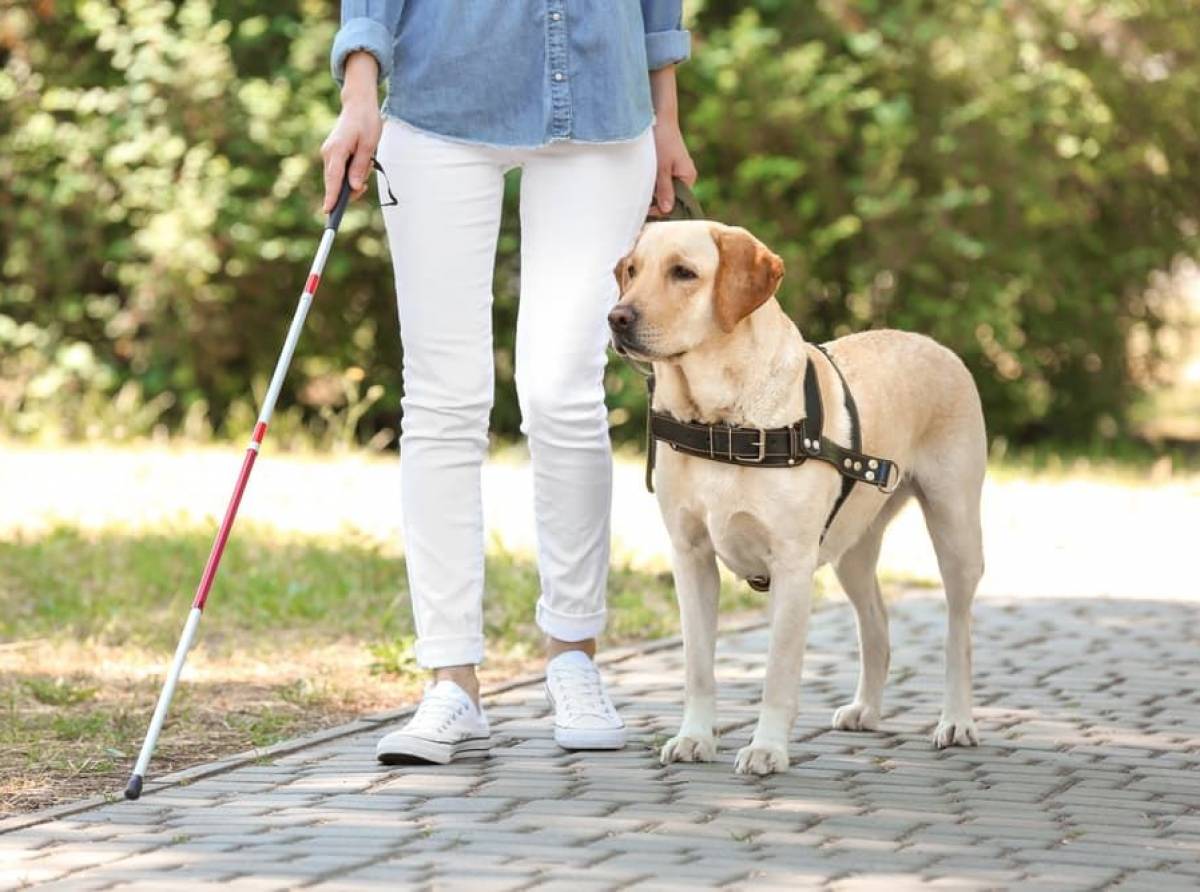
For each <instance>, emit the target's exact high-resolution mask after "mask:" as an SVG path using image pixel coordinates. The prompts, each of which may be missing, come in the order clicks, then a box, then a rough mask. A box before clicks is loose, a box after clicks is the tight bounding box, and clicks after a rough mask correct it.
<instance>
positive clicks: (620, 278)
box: [613, 251, 633, 294]
mask: <svg viewBox="0 0 1200 892" xmlns="http://www.w3.org/2000/svg"><path fill="white" fill-rule="evenodd" d="M632 262H633V252H632V251H630V252H629V253H628V254H626V255H625V256H624V257H622V258H621V259H620V260H618V261H617V265H616V266H614V267H613V278H615V279H616V280H617V294H624V293H625V288H626V286H627V285H628V284H629V264H630V263H632Z"/></svg>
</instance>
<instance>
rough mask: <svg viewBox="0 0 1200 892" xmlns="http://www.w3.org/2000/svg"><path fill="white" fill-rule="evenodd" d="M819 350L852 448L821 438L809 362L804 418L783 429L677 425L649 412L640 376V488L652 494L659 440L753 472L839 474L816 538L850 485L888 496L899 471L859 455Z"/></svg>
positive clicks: (849, 407) (849, 403)
mask: <svg viewBox="0 0 1200 892" xmlns="http://www.w3.org/2000/svg"><path fill="white" fill-rule="evenodd" d="M819 349H821V352H822V353H823V354H824V355H825V356H826V358H827V359H829V362H830V365H832V366H833V367H834V369H835V371H837V373H838V376H839V378H840V380H841V381H842V390H843V393H844V395H845V404H846V411H847V413H848V414H849V416H850V442H851V446H852V447H853V448H850V449H847V448H846V447H844V446H841V445H839V444H837V443H835V442H833V441H832V440H830V439H829V438H828V437H825V436H824V435H823V430H822V429H823V426H824V420H825V419H824V407H823V405H822V400H821V388H820V382H819V381H818V379H817V374H816V366H815V364H814V363H813V361H812V359H811V357H810V358H809V360H808V365H807V366H806V368H805V375H804V402H805V417H804V418H801V419H800V420H799V421H797V422H795V423H793V424H790V425H788V426H786V427H773V428H760V427H741V426H732V425H728V424H703V423H701V422H697V421H679V420H677V419H675V418H674V417H672V416H671V415H669V414H668V413H666V412H656V411H654V409H653V399H654V375H653V374H652V373H651V374H650V375H648V376H647V377H646V388H647V391H648V394H649V396H648V399H647V401H646V489H647V490H648V491H649V492H654V482H653V472H654V465H655V459H656V452H655V449H656V441H657V440H663V441H665V442H666V443H668V444H669V445H670V446H671V448H672V449H674V450H675V451H676V452H683V453H684V454H687V455H694V456H698V457H700V458H707V459H710V460H712V461H719V462H725V463H726V464H734V465H742V466H748V467H757V468H790V467H795V466H796V465H799V464H803V463H804V461H806V460H807V459H810V458H813V459H817V460H818V461H823V462H826V463H828V464H830V465H833V466H834V467H835V468H836V469H837V471H838V473H840V474H841V475H842V478H843V479H842V490H841V492H840V493H839V495H838V498H837V501H836V502H835V503H834V505H833V509H832V510H831V511H830V514H829V517H828V518H827V519H826V522H825V527H824V531H823V532H822V534H821V536H822V538H824V535H825V532H826V531H828V529H829V526H830V524H832V523H833V519H834V517H835V516H836V515H837V513H838V511H839V510H840V509H841V507H842V505H843V504H844V503H845V501H846V499H847V498H848V497H849V495H850V492H851V491H852V490H853V487H854V484H855V483H859V482H861V483H869V484H871V485H873V486H876V487H878V488H879V490H880V492H883V493H891V492H892V491H893V490H894V489H895V485H896V484H897V483H899V477H900V468H899V466H898V465H896V463H895V462H893V461H890V460H888V459H886V458H879V457H878V456H874V455H868V454H866V453H864V452H863V451H862V434H861V426H860V423H859V417H858V407H857V406H856V405H855V403H854V397H853V395H852V394H851V393H850V388H849V386H848V385H847V384H846V380H845V378H844V377H843V376H842V372H841V369H839V368H838V367H837V364H836V363H834V362H833V359H832V358H831V357H830V356H829V354H828V353H827V352H825V350H824V349H823V348H819ZM893 478H894V479H893Z"/></svg>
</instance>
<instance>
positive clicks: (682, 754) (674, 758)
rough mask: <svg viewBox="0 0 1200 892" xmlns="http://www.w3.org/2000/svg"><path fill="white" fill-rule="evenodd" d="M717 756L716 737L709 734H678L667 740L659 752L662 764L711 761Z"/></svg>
mask: <svg viewBox="0 0 1200 892" xmlns="http://www.w3.org/2000/svg"><path fill="white" fill-rule="evenodd" d="M715 758H717V739H716V738H715V737H713V736H712V735H711V734H680V735H679V736H678V737H672V738H671V739H670V740H668V741H667V742H666V743H665V744H664V745H663V748H662V752H660V753H659V759H660V760H661V761H662V763H663V764H664V765H666V764H667V763H669V762H711V761H713V759H715Z"/></svg>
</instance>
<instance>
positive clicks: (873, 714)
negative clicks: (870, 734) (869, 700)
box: [833, 700, 879, 731]
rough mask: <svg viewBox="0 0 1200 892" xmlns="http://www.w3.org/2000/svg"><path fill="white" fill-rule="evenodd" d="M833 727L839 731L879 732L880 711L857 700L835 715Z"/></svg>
mask: <svg viewBox="0 0 1200 892" xmlns="http://www.w3.org/2000/svg"><path fill="white" fill-rule="evenodd" d="M833 727H834V730H837V731H878V730H879V710H877V709H876V708H875V707H874V706H870V705H868V704H866V703H861V702H859V701H858V700H855V701H854V702H853V703H847V704H846V705H845V706H843V707H842V708H841V709H839V710H837V711H836V712H835V713H834V714H833Z"/></svg>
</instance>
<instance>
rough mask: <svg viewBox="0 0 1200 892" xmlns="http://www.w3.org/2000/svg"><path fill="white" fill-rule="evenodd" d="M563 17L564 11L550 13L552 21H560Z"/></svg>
mask: <svg viewBox="0 0 1200 892" xmlns="http://www.w3.org/2000/svg"><path fill="white" fill-rule="evenodd" d="M561 18H562V13H561V12H552V13H550V21H552V22H557V21H558V20H559V19H561Z"/></svg>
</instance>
